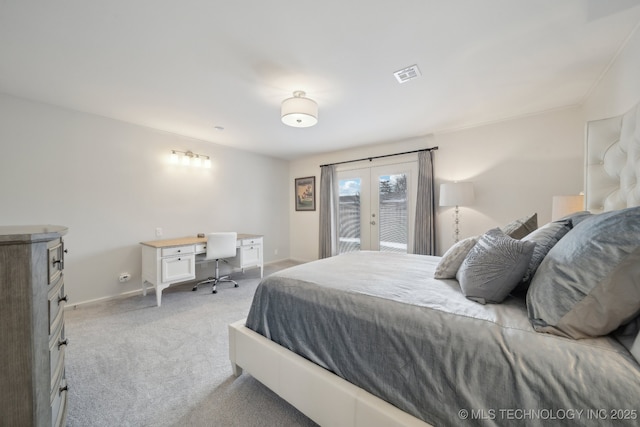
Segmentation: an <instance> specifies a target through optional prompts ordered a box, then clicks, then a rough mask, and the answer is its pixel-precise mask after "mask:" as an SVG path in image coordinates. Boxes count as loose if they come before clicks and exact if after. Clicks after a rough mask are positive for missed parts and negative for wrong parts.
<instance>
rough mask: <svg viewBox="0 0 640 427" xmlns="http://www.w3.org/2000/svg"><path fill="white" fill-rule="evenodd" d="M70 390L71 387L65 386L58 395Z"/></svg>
mask: <svg viewBox="0 0 640 427" xmlns="http://www.w3.org/2000/svg"><path fill="white" fill-rule="evenodd" d="M68 390H69V386H68V385H65V386H64V387H60V388H59V389H58V394H62V392H65V391H68Z"/></svg>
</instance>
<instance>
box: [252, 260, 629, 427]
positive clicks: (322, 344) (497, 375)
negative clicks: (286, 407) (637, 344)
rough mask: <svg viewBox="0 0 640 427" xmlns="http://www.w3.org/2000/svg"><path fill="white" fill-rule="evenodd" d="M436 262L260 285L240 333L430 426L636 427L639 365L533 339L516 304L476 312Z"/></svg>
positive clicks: (297, 271) (275, 279)
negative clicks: (440, 275) (440, 276)
mask: <svg viewBox="0 0 640 427" xmlns="http://www.w3.org/2000/svg"><path fill="white" fill-rule="evenodd" d="M438 260H439V258H437V257H428V256H420V255H404V254H390V253H379V252H354V253H349V254H345V255H340V256H337V257H332V258H328V259H324V260H319V261H316V262H312V263H308V264H303V265H300V266H296V267H293V268H290V269H287V270H283V271H281V272H279V273H276V274H273V275H271V276H269V277H267V278H265V279H264V280H263V281H262V282H261V284H260V285H259V286H258V289H257V290H256V294H255V297H254V300H253V304H252V306H251V310H250V313H249V316H248V318H247V322H246V325H247V327H249V328H250V329H253V330H254V331H256V332H258V333H260V334H262V335H264V336H265V337H267V338H269V339H271V340H273V341H275V342H277V343H279V344H280V345H282V346H284V347H287V348H288V349H290V350H292V351H294V352H295V353H297V354H299V355H301V356H303V357H305V358H307V359H309V360H311V361H313V362H315V363H317V364H318V365H320V366H322V367H324V368H326V369H328V370H330V371H332V372H334V373H335V374H337V375H339V376H340V377H342V378H344V379H346V380H347V381H349V382H351V383H353V384H355V385H357V386H359V387H361V388H363V389H365V390H367V391H369V392H370V393H372V394H374V395H376V396H378V397H380V398H382V399H384V400H386V401H387V402H389V403H391V404H392V405H394V406H396V407H398V408H400V409H402V410H404V411H406V412H408V413H410V414H412V415H414V416H416V417H418V418H420V419H422V420H424V421H426V422H428V423H431V424H433V425H436V426H449V425H496V426H503V425H550V424H557V425H594V426H595V425H598V426H601V425H638V423H639V421H638V418H639V417H640V414H638V411H639V410H640V366H639V365H638V363H637V361H636V360H635V359H634V358H633V357H632V356H631V355H630V354H629V352H628V351H627V350H626V349H625V348H624V347H623V346H622V345H620V343H619V342H618V341H617V340H615V339H614V338H611V337H603V338H598V339H585V340H578V341H576V340H572V339H566V338H561V337H557V336H553V335H547V334H541V333H537V332H535V331H534V330H533V328H532V327H531V325H530V323H529V321H528V318H527V311H526V307H525V304H524V301H523V300H520V299H516V298H510V299H507V300H506V301H505V302H504V303H503V304H499V305H498V304H494V305H491V304H490V305H481V304H478V303H475V302H473V301H470V300H467V299H466V298H465V297H464V296H463V295H462V294H461V292H460V288H459V285H458V283H457V281H455V280H436V279H434V278H433V271H434V269H435V266H436V265H437V262H438Z"/></svg>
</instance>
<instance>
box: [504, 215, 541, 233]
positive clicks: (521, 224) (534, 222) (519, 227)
mask: <svg viewBox="0 0 640 427" xmlns="http://www.w3.org/2000/svg"><path fill="white" fill-rule="evenodd" d="M536 228H538V213H537V212H536V213H534V214H533V215H531V216H525V217H524V218H520V219H516V220H515V221H512V222H510V223H509V224H507V225H505V226H504V227H502V228H501V230H502V232H503V233H504V234H506V235H507V236H509V237H512V238H514V239H518V240H519V239H522V238H523V237H524V236H526V235H527V234H529V233H531V232H532V231H534V230H535V229H536Z"/></svg>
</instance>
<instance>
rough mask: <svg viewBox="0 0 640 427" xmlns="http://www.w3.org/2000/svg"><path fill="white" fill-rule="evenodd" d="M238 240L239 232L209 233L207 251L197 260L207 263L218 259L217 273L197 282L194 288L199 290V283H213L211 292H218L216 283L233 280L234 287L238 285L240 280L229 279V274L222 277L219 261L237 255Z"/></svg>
mask: <svg viewBox="0 0 640 427" xmlns="http://www.w3.org/2000/svg"><path fill="white" fill-rule="evenodd" d="M237 240H238V233H236V232H228V233H227V232H225V233H209V234H207V253H206V255H205V256H204V257H202V258H200V259H198V260H197V262H198V263H199V264H200V263H205V262H209V261H213V260H215V261H216V275H215V277H209V278H208V279H207V280H203V281H201V282H198V283H196V285H195V286H194V287H193V290H194V291H195V290H197V289H198V286H199V285H204V284H206V283H212V284H213V285H212V287H211V292H212V293H214V294H215V293H217V292H218V291H217V290H216V285H217V284H218V283H220V282H232V283H234V284H235V286H234V287H236V288H237V287H238V282H236V281H235V280H231V279H229V276H223V277H220V266H219V261H220V260H221V259H224V258H232V257H234V256H236V241H237Z"/></svg>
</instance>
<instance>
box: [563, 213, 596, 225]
mask: <svg viewBox="0 0 640 427" xmlns="http://www.w3.org/2000/svg"><path fill="white" fill-rule="evenodd" d="M591 215H593V214H592V213H591V212H589V211H580V212H574V213H572V214H569V215H567V216H565V217H562V218H560V219H568V220H570V221H571V226H572V227H575V226H576V225H578V224H580V223H581V222H582V221H584V220H585V219H587V218H589V217H590V216H591Z"/></svg>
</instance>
